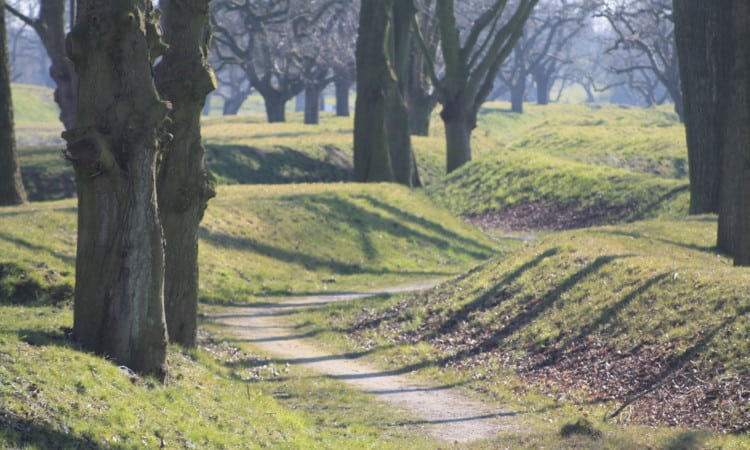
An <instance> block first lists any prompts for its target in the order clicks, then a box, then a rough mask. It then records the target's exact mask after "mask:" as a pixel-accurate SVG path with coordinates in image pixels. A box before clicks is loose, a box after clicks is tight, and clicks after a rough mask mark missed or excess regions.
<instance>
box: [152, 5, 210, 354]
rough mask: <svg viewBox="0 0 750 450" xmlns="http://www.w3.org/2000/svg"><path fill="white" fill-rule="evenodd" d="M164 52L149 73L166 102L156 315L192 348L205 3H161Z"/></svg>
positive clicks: (202, 191)
mask: <svg viewBox="0 0 750 450" xmlns="http://www.w3.org/2000/svg"><path fill="white" fill-rule="evenodd" d="M160 5H161V8H162V11H163V13H164V15H163V17H162V26H163V29H164V40H165V42H166V43H167V44H168V45H169V50H168V51H167V53H166V55H165V56H164V58H163V59H162V62H161V63H160V64H159V65H158V66H157V68H156V81H157V86H158V89H159V92H160V93H161V95H162V97H164V98H165V99H168V100H169V101H171V102H172V105H173V108H172V111H171V113H170V119H171V121H170V122H169V125H168V127H167V128H168V131H169V133H171V134H172V136H174V137H173V139H172V140H171V141H170V142H169V143H168V144H167V145H166V151H165V152H164V156H163V157H162V160H161V163H160V165H159V171H158V179H157V182H158V194H159V213H160V218H161V223H162V228H163V230H164V238H165V247H164V254H165V272H164V275H165V276H164V307H165V311H166V318H167V330H168V332H169V338H170V341H171V342H173V343H176V344H180V345H182V346H185V347H193V346H195V340H196V336H197V330H198V226H199V225H200V222H201V220H202V219H203V212H204V211H205V210H206V207H207V206H208V200H209V199H211V198H212V197H214V196H215V195H216V192H215V190H214V180H213V177H212V176H211V174H210V173H209V171H208V169H206V166H205V163H204V155H205V152H206V150H205V148H204V146H203V142H202V138H201V131H200V130H201V127H200V117H201V110H202V108H203V104H204V103H205V101H206V96H207V95H208V94H209V93H210V92H211V91H213V90H214V89H215V88H216V78H215V77H214V73H213V71H212V70H211V68H210V67H209V65H208V49H209V45H210V42H209V41H210V36H211V26H210V22H209V0H193V1H192V2H182V1H180V0H161V2H160Z"/></svg>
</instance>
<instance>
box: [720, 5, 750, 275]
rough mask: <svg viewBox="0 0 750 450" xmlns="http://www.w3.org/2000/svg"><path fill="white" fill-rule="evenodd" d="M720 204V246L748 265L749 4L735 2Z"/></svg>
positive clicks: (749, 245)
mask: <svg viewBox="0 0 750 450" xmlns="http://www.w3.org/2000/svg"><path fill="white" fill-rule="evenodd" d="M732 3H733V7H732V19H731V26H730V29H731V32H730V36H731V37H730V48H731V53H730V55H731V61H732V63H731V68H730V72H729V81H728V85H727V89H728V92H731V95H729V96H728V97H727V102H726V107H727V109H726V115H725V133H726V134H725V140H724V145H725V147H724V155H723V161H724V164H723V175H722V178H721V198H720V202H719V204H720V206H719V233H718V246H719V249H721V250H723V251H726V252H727V253H729V254H731V255H732V256H734V263H735V265H737V266H748V265H750V47H748V42H750V4H748V3H747V2H745V1H734V2H732Z"/></svg>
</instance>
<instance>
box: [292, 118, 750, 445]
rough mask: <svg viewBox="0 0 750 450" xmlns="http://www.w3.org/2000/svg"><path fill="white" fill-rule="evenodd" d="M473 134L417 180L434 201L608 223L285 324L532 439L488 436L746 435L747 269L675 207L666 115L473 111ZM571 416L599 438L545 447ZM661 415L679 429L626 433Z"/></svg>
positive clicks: (724, 441)
mask: <svg viewBox="0 0 750 450" xmlns="http://www.w3.org/2000/svg"><path fill="white" fill-rule="evenodd" d="M588 124H596V125H597V127H591V126H589V125H588ZM480 132H482V133H484V137H486V138H488V139H494V140H497V141H498V145H497V147H496V149H495V151H496V153H490V152H484V154H483V155H482V156H480V157H479V158H477V160H476V161H475V162H473V163H472V164H470V165H468V166H467V167H465V168H463V169H461V170H459V171H457V172H455V173H454V174H452V175H450V176H449V177H447V178H446V179H445V180H443V181H441V182H438V183H436V184H435V185H433V186H431V187H429V188H428V190H427V191H428V193H429V194H430V195H431V196H432V197H433V198H435V199H437V200H438V201H439V202H441V203H443V204H444V205H446V206H447V207H448V208H450V209H452V210H453V211H454V212H455V213H458V214H465V215H478V216H479V217H480V218H484V219H485V220H483V221H480V223H483V224H487V223H489V224H492V223H493V221H492V220H490V219H492V218H493V217H503V216H504V215H507V214H515V215H517V216H519V217H516V218H517V219H518V220H514V221H509V222H506V223H510V224H511V225H514V226H516V229H517V230H525V231H526V234H528V229H529V228H531V229H533V228H534V227H535V226H536V225H539V224H543V225H547V226H546V227H545V228H547V229H556V228H565V227H566V226H567V225H571V226H574V225H576V221H571V222H566V223H560V222H559V221H558V222H556V221H555V220H554V217H544V218H543V219H544V220H538V219H539V215H540V214H541V215H542V216H544V211H542V212H541V213H540V212H539V211H536V212H535V213H534V214H526V213H525V212H524V210H523V209H522V208H520V207H519V206H520V205H535V206H537V207H538V208H537V209H538V210H539V209H541V210H544V209H550V210H552V211H553V212H558V211H560V210H563V211H565V210H568V211H569V210H570V209H573V210H576V209H578V213H579V217H583V216H585V217H584V219H586V220H582V221H581V222H582V223H583V224H587V225H588V224H590V222H592V221H593V222H599V223H602V224H608V223H612V224H613V225H609V226H599V227H592V228H586V229H578V230H571V231H562V232H560V231H556V232H549V231H546V232H544V233H540V234H539V237H538V239H536V240H532V241H529V242H526V243H524V244H523V245H522V246H521V247H520V248H518V249H517V250H515V251H514V252H512V253H511V254H509V255H507V256H503V257H500V258H495V259H493V260H491V261H490V262H487V263H485V264H483V265H482V266H480V267H478V268H477V269H475V270H473V271H471V272H469V273H467V274H465V275H462V276H460V277H458V278H456V279H454V280H452V281H449V282H447V283H445V284H443V285H442V286H439V287H438V288H435V289H433V290H430V291H428V292H425V293H420V294H417V295H411V296H409V295H406V296H395V297H392V298H387V299H386V298H379V299H373V300H365V301H358V302H354V303H351V304H337V305H334V306H330V307H327V308H320V309H317V310H310V311H308V312H306V313H304V314H301V315H300V316H299V317H297V318H294V320H296V323H298V324H302V325H300V326H299V332H301V333H304V332H315V333H317V334H316V336H318V337H319V338H321V339H324V340H327V341H328V342H329V343H331V345H336V346H343V347H346V348H348V349H351V350H353V351H361V350H363V349H367V350H368V351H369V352H371V354H373V358H374V359H375V360H376V361H379V362H380V363H381V364H383V365H384V366H385V367H388V368H390V369H391V370H397V371H402V372H404V373H410V372H412V371H416V372H417V373H422V374H424V375H425V376H429V377H434V378H436V379H438V380H441V381H442V382H444V383H447V384H456V385H460V386H464V387H466V388H468V389H470V390H471V391H473V392H475V393H477V395H481V396H483V397H484V398H488V397H489V398H492V399H496V400H498V401H500V402H503V403H505V404H508V405H513V406H511V408H513V407H515V408H517V409H518V410H521V411H524V412H525V414H523V415H522V416H523V417H525V418H526V419H528V420H529V421H530V422H531V423H532V424H533V429H535V430H536V432H535V433H533V435H508V436H502V437H500V439H499V440H498V441H497V445H509V446H510V447H511V448H513V447H516V446H517V447H529V448H537V447H539V446H545V447H547V446H550V447H553V448H556V447H557V446H560V447H566V448H567V447H575V448H605V447H606V448H647V447H650V448H746V447H747V446H748V445H750V437H748V434H747V433H748V430H750V395H749V393H748V391H747V386H748V385H750V372H748V369H747V368H748V367H750V344H749V342H750V339H749V337H750V327H748V323H750V299H748V297H747V293H748V292H750V272H748V269H736V268H733V267H732V266H731V260H730V259H728V258H726V257H723V256H722V255H720V254H717V252H716V251H715V249H714V247H713V245H714V237H715V228H716V221H715V218H714V217H697V218H687V217H686V210H687V193H686V180H685V178H684V177H685V156H684V136H683V133H684V132H683V130H682V128H681V126H680V125H679V124H678V123H676V122H675V121H674V120H673V119H672V118H671V114H669V113H666V112H664V111H642V110H630V109H620V108H616V107H603V108H598V107H597V108H590V107H587V106H552V107H549V108H544V109H542V108H533V107H532V108H529V113H528V114H526V115H524V116H520V117H519V116H516V115H510V114H502V113H499V114H498V113H496V112H495V113H487V114H485V115H484V116H483V118H482V121H481V123H480ZM558 207H559V208H558ZM555 208H558V209H555ZM586 208H588V209H586ZM532 209H533V208H532ZM592 212H594V213H599V215H598V216H594V217H593V219H592V215H591V213H592ZM524 214H526V215H524ZM586 214H589V215H588V216H586ZM640 219H648V220H645V221H637V220H640ZM623 221H625V222H633V221H635V222H633V223H622V222H623ZM524 224H525V225H527V226H524ZM511 231H513V230H511ZM507 232H508V230H500V231H495V234H506V233H507ZM579 418H585V420H587V421H588V422H589V423H590V424H592V425H593V427H594V428H596V429H598V430H600V431H602V432H603V434H601V435H598V436H593V437H592V436H589V437H577V438H574V439H573V440H569V441H564V442H562V443H560V442H559V440H560V434H559V433H560V430H561V429H563V427H564V425H565V424H570V423H572V422H576V421H577V420H578V419H579ZM675 424H679V425H681V426H683V427H686V428H680V427H678V428H675V429H672V430H670V431H667V430H666V429H663V428H657V429H652V428H644V427H643V426H642V425H648V426H653V425H660V426H663V425H675ZM687 427H692V429H690V428H687ZM583 428H585V427H583ZM696 430H720V431H722V432H735V433H738V434H736V435H731V434H730V435H723V434H716V433H712V432H710V431H696ZM583 431H586V430H585V429H584V430H583ZM509 443H512V444H509Z"/></svg>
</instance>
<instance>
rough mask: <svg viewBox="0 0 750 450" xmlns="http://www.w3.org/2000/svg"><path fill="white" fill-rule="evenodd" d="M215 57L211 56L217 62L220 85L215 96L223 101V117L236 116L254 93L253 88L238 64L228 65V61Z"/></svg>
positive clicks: (217, 76) (217, 75)
mask: <svg viewBox="0 0 750 450" xmlns="http://www.w3.org/2000/svg"><path fill="white" fill-rule="evenodd" d="M213 56H214V53H212V54H211V60H212V61H215V64H216V66H215V67H216V69H215V70H216V78H217V80H218V84H219V87H218V89H217V90H216V91H215V92H214V94H213V95H215V96H217V97H221V99H222V100H223V104H222V115H225V116H235V115H237V113H238V112H239V111H240V108H241V107H242V105H243V104H244V103H245V100H247V97H249V96H250V94H251V93H252V92H253V87H252V85H251V84H250V80H248V79H247V76H246V75H245V72H244V71H243V70H242V69H241V68H240V67H238V66H237V65H236V64H228V63H226V61H218V60H216V59H215V58H213Z"/></svg>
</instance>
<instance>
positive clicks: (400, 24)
mask: <svg viewBox="0 0 750 450" xmlns="http://www.w3.org/2000/svg"><path fill="white" fill-rule="evenodd" d="M416 12H417V8H416V6H415V5H414V3H413V1H409V0H397V1H395V2H394V4H393V13H392V19H391V20H392V26H391V27H390V28H391V37H390V40H391V45H390V55H389V59H390V60H391V64H390V65H391V67H393V69H394V70H395V72H396V77H397V79H396V80H395V82H394V83H393V86H392V87H391V88H390V89H388V90H387V96H388V98H387V100H386V108H387V112H386V122H385V128H386V134H387V137H388V148H389V151H390V154H391V165H392V168H393V175H394V177H395V181H396V182H397V183H400V184H403V185H405V186H409V187H415V186H420V185H421V183H420V181H419V174H418V172H417V166H416V159H415V158H414V150H413V148H412V145H411V128H410V126H409V120H410V118H409V102H408V98H407V97H408V95H409V93H408V91H409V85H408V81H409V80H408V77H409V55H410V52H411V37H410V34H411V26H412V19H413V18H414V15H415V14H416Z"/></svg>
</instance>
